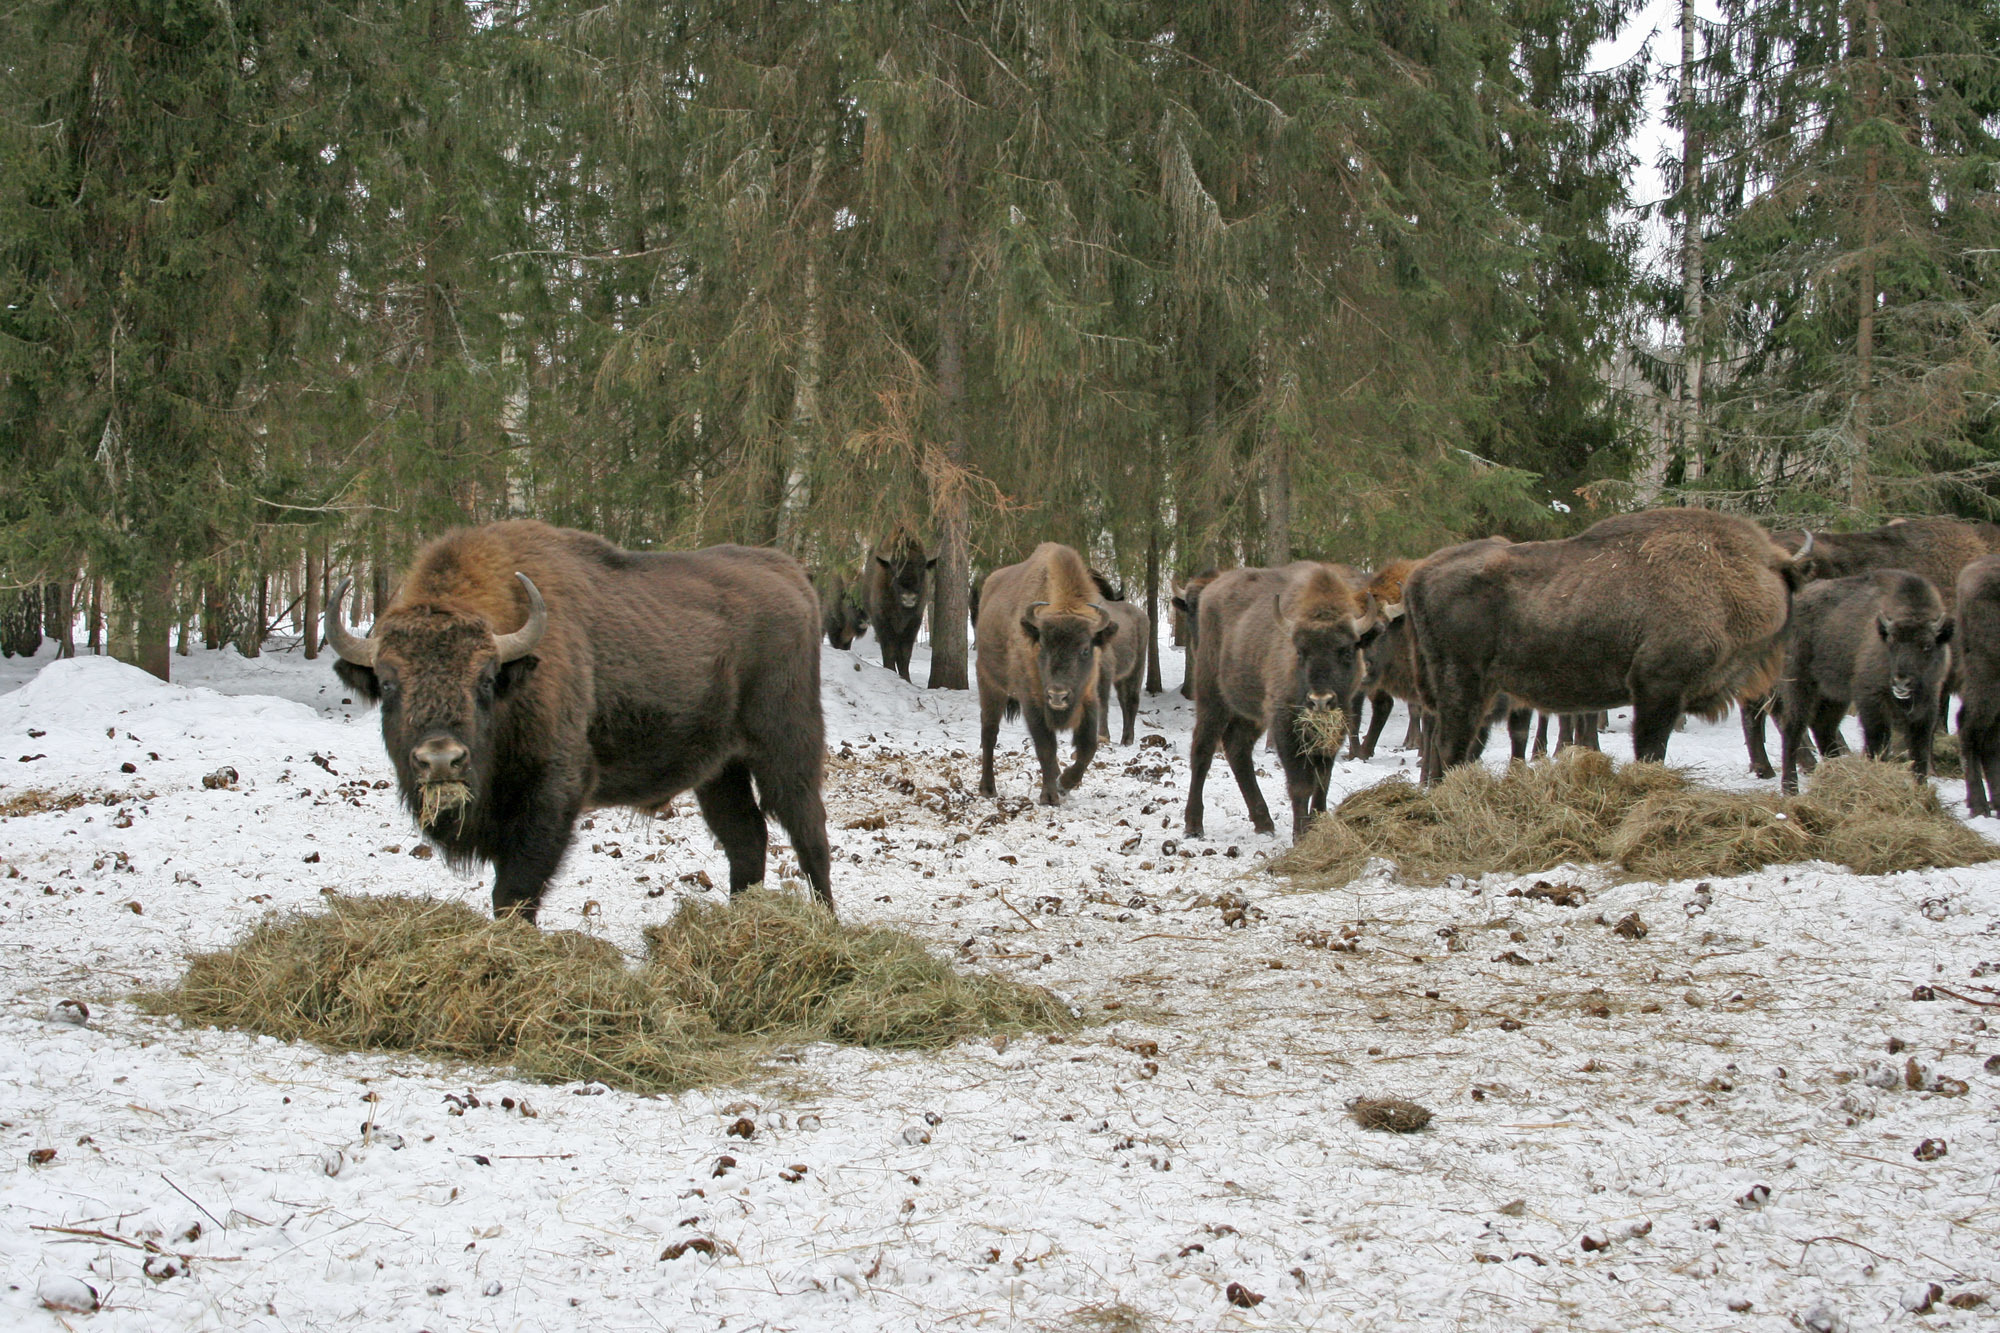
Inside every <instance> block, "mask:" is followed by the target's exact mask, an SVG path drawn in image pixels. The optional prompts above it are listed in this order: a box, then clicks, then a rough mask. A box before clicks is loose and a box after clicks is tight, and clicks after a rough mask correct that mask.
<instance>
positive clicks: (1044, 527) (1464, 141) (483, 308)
mask: <svg viewBox="0 0 2000 1333" xmlns="http://www.w3.org/2000/svg"><path fill="white" fill-rule="evenodd" d="M1656 7H1657V6H1656ZM1635 10H1636V6H1635V4H1633V3H1631V2H1630V0H1604V2H1602V3H1592V2H1591V0H1583V2H1581V3H1577V2H1575V0H1452V2H1451V3H1441V2H1440V0H1345V2H1344V3H1336V4H1331V5H1323V4H1303V3H1296V2H1294V3H1276V2H1270V0H1205V2H1204V3H1185V2H1182V3H1161V2H1160V0H1151V2H1142V0H1062V2H1061V3H1051V2H1050V0H1007V2H1004V3H1001V2H982V0H949V2H947V0H799V2H797V3H787V4H762V3H729V2H726V0H691V2H689V3H682V4H672V3H665V4H663V3H657V2H655V3H633V2H632V0H600V2H598V3H590V4H577V3H567V2H565V0H491V2H483V0H403V2H402V3H392V2H390V0H341V2H340V3H329V4H298V3H294V2H292V0H18V2H17V3H14V4H11V5H9V6H7V7H6V8H5V10H4V12H0V53H4V54H0V613H4V614H0V620H4V627H3V628H0V641H4V642H0V647H5V648H6V650H7V651H10V652H12V651H24V650H28V645H29V643H30V640H31V636H32V642H34V643H39V642H40V640H41V636H42V634H43V633H44V631H46V632H47V633H48V634H49V635H50V636H52V637H55V638H58V639H60V640H61V641H62V643H63V651H65V652H73V651H77V650H79V647H81V650H83V651H91V650H94V649H103V650H108V651H111V652H114V653H116V654H117V655H119V656H120V657H123V658H126V659H127V660H131V661H135V662H138V663H140V664H141V665H144V666H146V667H147V668H148V669H149V670H152V671H154V672H155V673H156V674H158V675H161V676H163V677H164V676H166V675H168V674H169V671H170V669H171V653H172V650H173V649H174V648H176V647H178V648H179V649H180V650H182V651H186V650H187V648H188V646H189V645H190V644H191V643H193V642H206V643H207V644H209V645H210V646H218V645H220V644H222V643H225V642H234V643H236V644H237V645H238V646H239V647H240V648H241V649H242V651H244V652H246V653H254V652H256V651H257V650H258V647H259V645H260V644H261V642H262V640H263V638H264V637H265V634H266V633H267V632H268V631H269V629H270V628H271V627H272V626H273V625H275V624H276V623H278V622H279V621H280V620H282V619H284V618H285V617H286V616H287V614H292V615H295V616H301V617H302V619H303V624H302V628H303V631H304V634H305V637H306V649H307V651H308V652H313V651H315V650H316V648H317V644H316V641H315V634H316V628H315V622H316V620H317V618H318V613H319V609H320V606H321V602H322V599H323V598H324V597H325V596H326V595H327V591H328V589H329V587H330V586H331V585H332V584H333V583H334V582H335V581H336V580H338V579H339V578H344V577H353V578H355V579H356V582H357V586H358V587H359V588H360V589H361V590H362V595H361V596H359V597H357V598H355V599H354V601H353V603H352V605H351V610H352V614H353V615H354V617H355V618H356V620H357V621H358V622H359V623H362V624H365V623H367V621H368V620H369V619H370V618H371V617H372V615H373V613H374V611H375V610H376V609H378V608H379V607H380V606H381V605H382V604H383V603H384V602H385V601H386V599H387V597H388V596H389V595H390V593H391V591H392V590H393V584H394V581H395V578H396V575H397V571H398V570H399V569H400V567H401V565H402V564H403V562H404V561H406V560H407V558H408V556H409V555H410V553H411V552H412V551H413V550H414V548H415V547H416V545H418V544H419V543H421V542H422V541H423V540H424V539H426V538H427V537H430V536H434V535H436V534H437V533H439V532H441V531H443V530H444V529H446V528H448V527H451V526H455V525H459V524H465V523H477V522H484V521H488V520H492V519H496V518H502V517H508V516H533V517H538V518H543V519H546V520H548V521H550V522H555V523H561V524H568V525H574V526H577V527H583V528H587V529H590V530H592V531H595V532H598V533H601V534H603V535H604V536H606V537H608V538H610V539H611V540H613V541H616V542H619V543H621V544H624V545H627V546H632V547H637V548H642V549H666V548H673V547H687V546H695V545H702V544H707V543H712V542H719V541H742V542H752V543H768V544H776V545H778V546H780V547H783V548H784V549H786V550H789V551H791V552H793V553H794V554H797V555H798V556H800V557H801V558H802V559H803V560H805V561H806V562H807V563H808V565H810V566H812V567H813V568H815V569H842V570H845V571H847V572H848V573H849V574H850V576H851V575H852V574H853V573H854V572H855V571H856V570H857V569H858V568H859V566H860V563H861V561H862V560H863V559H864V558H865V555H866V552H867V551H868V550H869V549H870V547H871V546H872V545H873V544H875V543H876V542H878V541H881V540H882V539H884V538H885V537H886V536H888V534H890V533H891V532H892V531H893V530H894V529H895V528H897V527H898V526H903V527H907V528H908V529H910V530H911V531H913V532H915V533H916V534H918V536H919V537H920V538H921V539H922V540H923V541H924V543H925V544H926V546H927V548H928V549H930V550H932V551H934V552H935V553H936V554H937V555H938V563H937V570H938V573H939V578H938V580H937V585H936V586H937V592H936V599H937V603H936V607H935V609H934V615H933V657H932V674H931V680H930V682H929V683H930V684H932V685H933V686H946V687H953V688H963V687H964V686H965V684H966V648H967V644H966V633H965V624H966V616H965V602H966V598H967V593H968V588H969V583H970V580H971V578H972V577H973V576H974V575H975V573H976V572H977V571H979V570H983V569H985V568H990V567H992V566H995V565H998V564H1003V563H1007V562H1010V561H1012V560H1015V559H1018V558H1019V557H1020V556H1021V555H1022V554H1025V552H1026V551H1027V550H1028V549H1029V548H1031V547H1032V545H1033V544H1034V543H1035V542H1037V541H1040V540H1046V539H1054V540H1060V541H1065V542H1068V543H1070V544H1072V545H1075V546H1077V547H1078V548H1080V549H1082V550H1084V551H1086V552H1087V553H1088V554H1089V555H1090V557H1091V558H1092V560H1093V562H1094V563H1096V564H1098V565H1099V566H1100V567H1102V568H1104V569H1106V570H1108V571H1111V572H1113V573H1114V574H1115V575H1116V576H1118V577H1120V578H1122V579H1124V580H1126V581H1128V583H1129V584H1130V586H1131V587H1132V589H1133V592H1132V596H1133V597H1134V600H1144V601H1146V602H1147V603H1149V604H1150V606H1151V607H1152V609H1153V610H1154V611H1155V613H1156V623H1157V612H1158V610H1159V609H1160V608H1161V606H1162V599H1163V596H1164V594H1165V591H1166V590H1168V589H1170V588H1171V587H1172V586H1173V585H1175V584H1176V583H1177V581H1178V580H1180V579H1182V578H1184V577H1186V576H1188V575H1190V574H1192V573H1194V572H1196V571H1197V570H1200V569H1202V568H1206V567H1209V566H1215V565H1229V564H1236V563H1265V564H1270V563H1280V562H1283V561H1286V560H1289V559H1291V558H1293V557H1295V556H1302V555H1312V556H1316V557H1321V558H1328V559H1341V560H1349V561H1353V562H1355V563H1358V564H1364V565H1370V564H1376V563H1379V562H1381V561H1383V560H1386V559H1388V558H1392V557H1395V556H1400V555H1421V554H1424V553H1426V552H1428V551H1430V550H1432V549H1435V548H1436V547H1438V546H1440V545H1442V544H1445V543H1447V542H1450V541H1453V540H1458V539H1462V538H1465V537H1470V536H1479V535H1484V534H1487V533H1490V532H1503V533H1507V534H1509V535H1512V536H1514V537H1516V538H1533V537H1547V536H1558V535H1562V534H1564V533H1567V532H1570V531H1574V530H1576V529H1577V528H1579V527H1581V526H1582V525H1584V524H1586V523H1588V522H1590V521H1593V520H1594V519H1595V518H1598V517H1602V516H1603V515H1604V514H1605V513H1608V512H1612V511H1615V510H1619V509H1625V508H1631V507H1634V506H1636V505H1641V504H1713V505H1722V506H1726V507H1730V508H1735V509H1739V510H1744V511H1747V512H1752V513H1756V514H1760V515H1769V516H1773V517H1776V516H1780V515H1783V516H1785V517H1786V518H1787V521H1791V522H1798V521H1801V516H1809V517H1810V519H1811V521H1813V522H1814V523H1815V524H1823V525H1831V526H1846V525H1852V524H1859V523H1866V522H1872V521H1879V520H1880V519H1881V518H1883V517H1885V516H1888V515H1892V514H1899V513H1919V512H1949V513H1960V514H1967V515H1980V516H1984V515H1987V514H1988V513H1989V511H1990V510H1992V509H1993V508H1994V507H1995V496H1996V493H2000V492H1996V482H2000V415H1996V410H1995V405H1996V399H1997V398H2000V0H1906V2H1903V3H1897V2H1896V0H1721V3H1720V5H1719V7H1718V8H1716V9H1715V10H1713V11H1712V12H1711V13H1710V14H1709V16H1708V17H1701V16H1699V15H1697V14H1696V13H1695V11H1694V7H1693V3H1692V0H1683V3H1682V4H1681V5H1680V6H1679V7H1678V10H1677V12H1675V11H1670V14H1669V16H1670V17H1671V18H1673V19H1676V20H1677V21H1678V24H1677V27H1676V28H1674V29H1672V30H1671V31H1670V32H1669V33H1667V34H1663V36H1662V40H1660V41H1657V42H1654V43H1651V44H1648V45H1647V46H1645V47H1644V48H1642V49H1641V50H1640V51H1639V53H1638V54H1637V55H1636V56H1634V57H1633V58H1632V59H1630V60H1628V61H1625V62H1623V63H1621V64H1618V65H1616V66H1614V67H1611V68H1599V67H1597V66H1596V65H1594V64H1593V60H1594V59H1595V57H1594V55H1593V53H1594V52H1596V51H1599V50H1601V49H1602V44H1603V43H1605V42H1607V41H1609V40H1611V39H1613V38H1615V37H1617V36H1618V35H1619V34H1621V33H1623V32H1625V31H1626V29H1627V28H1628V25H1630V24H1631V23H1633V22H1634V19H1635ZM1662 48H1665V49H1662ZM1649 94H1650V95H1651V96H1652V97H1653V100H1654V102H1655V103H1656V104H1657V103H1660V102H1664V105H1665V107H1666V115H1667V126H1668V128H1669V130H1670V132H1671V135H1672V138H1671V140H1669V141H1668V149H1667V152H1666V153H1665V155H1664V160H1663V161H1662V162H1660V163H1658V164H1640V163H1638V162H1637V161H1636V160H1635V158H1634V156H1633V151H1632V148H1631V145H1632V143H1633V142H1634V132H1635V129H1636V128H1638V127H1639V126H1640V124H1641V122H1642V120H1643V119H1644V117H1645V116H1646V114H1647V112H1646V107H1647V99H1648V96H1649ZM1642 165H1645V166H1649V167H1650V166H1655V165H1657V166H1658V168H1659V169H1660V171H1661V172H1662V179H1663V180H1664V181H1665V197H1664V198H1661V199H1655V200H1641V199H1635V198H1634V197H1633V189H1634V187H1633V181H1634V179H1635V172H1636V171H1637V170H1638V168H1640V167H1641V166H1642ZM1649 236H1651V237H1653V238H1654V240H1655V242H1657V241H1658V240H1659V238H1664V244H1660V243H1651V244H1649V243H1648V237H1649ZM1142 590H1143V591H1142ZM79 624H81V626H82V631H81V637H82V639H83V643H82V644H81V645H79V644H78V643H77V641H76V640H77V637H78V630H77V626H78V625H79ZM1157 672H1158V666H1157V651H1156V653H1155V660H1154V665H1153V683H1154V685H1155V687H1157V681H1158V675H1157Z"/></svg>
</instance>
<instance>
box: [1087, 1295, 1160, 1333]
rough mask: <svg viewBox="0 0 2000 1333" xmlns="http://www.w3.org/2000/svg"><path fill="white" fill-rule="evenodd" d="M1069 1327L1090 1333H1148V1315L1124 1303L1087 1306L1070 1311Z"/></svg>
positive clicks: (1115, 1302) (1116, 1302)
mask: <svg viewBox="0 0 2000 1333" xmlns="http://www.w3.org/2000/svg"><path fill="white" fill-rule="evenodd" d="M1069 1327H1070V1328H1073V1329H1077V1330H1089V1333H1146V1314H1145V1312H1144V1311H1143V1310H1140V1309H1139V1308H1138V1307H1137V1306H1133V1305H1127V1304H1126V1303H1125V1302H1124V1301H1114V1302H1112V1303H1111V1304H1110V1305H1085V1306H1080V1307H1079V1308H1077V1309H1075V1310H1072V1311H1070V1314H1069Z"/></svg>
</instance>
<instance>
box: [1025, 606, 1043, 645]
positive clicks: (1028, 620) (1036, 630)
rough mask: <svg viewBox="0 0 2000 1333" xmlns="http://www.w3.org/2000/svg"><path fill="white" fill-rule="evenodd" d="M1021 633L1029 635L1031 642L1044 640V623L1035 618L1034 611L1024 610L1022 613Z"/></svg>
mask: <svg viewBox="0 0 2000 1333" xmlns="http://www.w3.org/2000/svg"><path fill="white" fill-rule="evenodd" d="M1021 633H1023V634H1025V635H1027V636H1028V642H1029V643H1040V642H1041V641H1042V625H1041V622H1040V621H1038V620H1036V619H1035V613H1034V612H1033V611H1023V612H1022V613H1021Z"/></svg>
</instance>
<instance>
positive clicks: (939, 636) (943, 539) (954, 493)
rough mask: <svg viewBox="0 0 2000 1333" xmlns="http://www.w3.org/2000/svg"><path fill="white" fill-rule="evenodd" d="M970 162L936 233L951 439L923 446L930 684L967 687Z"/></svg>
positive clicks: (951, 179) (947, 435)
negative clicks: (964, 206) (931, 595)
mask: <svg viewBox="0 0 2000 1333" xmlns="http://www.w3.org/2000/svg"><path fill="white" fill-rule="evenodd" d="M963 170H964V168H963V167H962V166H961V165H960V164H958V163H956V162H954V163H953V164H952V165H951V166H949V167H948V168H947V169H946V176H945V199H944V211H943V216H942V218H941V220H940V221H939V223H938V236H937V280H938V310H937V320H938V352H937V398H938V413H937V425H938V429H939V430H940V431H941V432H942V433H943V435H944V444H943V446H942V447H940V446H938V445H931V446H929V447H927V448H926V449H925V451H924V452H925V454H926V455H927V456H928V463H929V465H928V466H927V467H926V468H925V472H926V473H927V474H928V481H929V483H930V492H931V514H932V517H933V519H934V520H935V522H936V524H937V534H938V552H937V568H936V575H937V598H936V605H935V607H934V610H933V613H932V616H931V678H930V688H931V689H934V690H938V689H945V690H962V689H965V688H967V686H968V684H969V683H970V682H969V673H968V671H967V666H968V660H969V657H970V654H969V651H968V645H967V643H966V632H965V620H966V601H967V597H968V594H969V593H970V591H971V589H970V584H969V580H970V579H971V577H972V522H971V514H970V507H971V506H970V501H969V498H968V495H967V487H966V480H967V478H966V467H965V465H966V459H967V458H968V457H969V456H970V454H971V446H970V443H969V442H968V441H967V439H966V435H965V262H964V255H963V249H962V247H963V242H962V238H961V236H960V232H959V228H960V226H961V219H960V217H959V204H960V198H961V194H962V190H961V184H962V182H961V179H960V177H961V176H962V174H963Z"/></svg>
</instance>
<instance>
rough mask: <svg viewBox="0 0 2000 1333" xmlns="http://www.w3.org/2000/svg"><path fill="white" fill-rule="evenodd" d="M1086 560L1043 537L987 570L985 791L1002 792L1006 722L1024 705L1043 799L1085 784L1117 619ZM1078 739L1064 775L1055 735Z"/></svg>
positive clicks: (983, 621) (982, 614) (982, 616)
mask: <svg viewBox="0 0 2000 1333" xmlns="http://www.w3.org/2000/svg"><path fill="white" fill-rule="evenodd" d="M1099 595H1100V594H1099V592H1098V589H1097V585H1096V583H1095V582H1094V581H1093V580H1092V579H1091V577H1090V571H1089V570H1088V569H1087V568H1085V566H1084V563H1083V557H1082V556H1080V555H1078V554H1077V553H1076V552H1075V551H1074V550H1072V549H1071V548H1069V547H1067V546H1063V545H1061V544H1059V543H1057V542H1043V543H1042V544H1041V545H1040V546H1037V547H1036V548H1035V553H1034V554H1033V555H1031V556H1029V557H1028V558H1027V559H1026V560H1023V561H1022V562H1021V563H1020V564H1018V565H1006V566H1003V567H1002V568H999V569H996V570H994V571H993V572H992V573H991V574H988V575H987V576H986V586H985V587H984V588H983V589H982V590H981V594H980V599H979V747H980V756H979V758H980V763H979V791H980V794H981V795H983V796H991V795H993V794H994V787H993V746H994V743H995V742H996V741H997V739H998V738H999V734H1000V719H1001V716H1002V715H1003V714H1005V715H1008V716H1011V715H1012V714H1014V713H1015V712H1017V711H1018V712H1019V713H1020V714H1021V715H1022V717H1023V718H1024V719H1025V720H1026V721H1027V724H1028V735H1029V736H1031V737H1032V738H1033V739H1034V742H1035V757H1036V759H1037V760H1039V761H1040V763H1041V769H1042V792H1041V802H1042V804H1043V805H1060V804H1062V794H1063V793H1064V792H1066V791H1070V790H1073V789H1074V788H1075V787H1076V785H1077V783H1079V782H1081V781H1083V774H1084V770H1085V769H1087V768H1089V767H1090V759H1091V756H1092V755H1094V754H1095V753H1096V752H1097V730H1098V719H1097V713H1098V709H1099V706H1100V702H1099V701H1100V697H1101V691H1100V688H1099V680H1098V674H1099V672H1100V671H1101V670H1104V669H1105V668H1106V665H1107V664H1105V663H1104V662H1103V658H1105V657H1106V656H1108V654H1107V653H1106V652H1105V651H1104V649H1105V645H1106V644H1107V643H1109V642H1110V641H1111V639H1112V638H1113V637H1114V636H1115V635H1117V633H1118V622H1117V621H1116V620H1115V619H1113V618H1112V616H1111V614H1110V612H1108V611H1106V610H1105V609H1104V608H1103V606H1102V605H1101V604H1100V603H1099V602H1098V600H1097V599H1098V597H1099ZM1059 731H1068V732H1072V733H1074V735H1075V737H1076V757H1075V758H1074V760H1072V762H1071V763H1070V766H1069V767H1068V768H1067V769H1065V770H1063V772H1062V774H1061V777H1060V780H1058V777H1057V773H1056V733H1057V732H1059Z"/></svg>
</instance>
